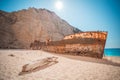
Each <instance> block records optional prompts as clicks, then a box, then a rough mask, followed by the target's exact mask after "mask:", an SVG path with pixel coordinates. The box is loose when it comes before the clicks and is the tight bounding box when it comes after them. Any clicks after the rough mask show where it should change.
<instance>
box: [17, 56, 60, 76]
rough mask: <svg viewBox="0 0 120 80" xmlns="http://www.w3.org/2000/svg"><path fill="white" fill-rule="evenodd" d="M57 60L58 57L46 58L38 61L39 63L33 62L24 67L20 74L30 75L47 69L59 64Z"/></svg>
mask: <svg viewBox="0 0 120 80" xmlns="http://www.w3.org/2000/svg"><path fill="white" fill-rule="evenodd" d="M57 58H58V57H47V58H44V59H41V60H37V61H34V62H31V63H28V64H25V65H24V66H23V67H22V72H20V74H19V75H22V74H24V73H30V72H32V71H35V70H41V69H44V68H47V67H49V66H51V65H53V64H56V63H58V61H57Z"/></svg>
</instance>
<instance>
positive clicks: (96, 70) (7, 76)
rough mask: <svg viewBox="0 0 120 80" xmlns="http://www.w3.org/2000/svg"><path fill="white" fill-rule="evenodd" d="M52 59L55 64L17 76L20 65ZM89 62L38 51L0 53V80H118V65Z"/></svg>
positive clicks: (7, 51)
mask: <svg viewBox="0 0 120 80" xmlns="http://www.w3.org/2000/svg"><path fill="white" fill-rule="evenodd" d="M11 55H12V56H11ZM52 56H55V57H58V63H56V64H55V65H52V66H49V67H47V68H45V69H42V70H38V71H34V72H31V73H27V74H24V75H19V73H20V72H21V70H22V66H23V65H25V64H27V63H30V62H32V61H36V60H39V59H43V58H46V57H52ZM85 59H86V60H85ZM111 59H112V61H113V62H116V60H117V63H118V64H119V60H120V58H119V57H118V58H117V59H116V58H115V57H114V58H110V60H111ZM89 60H91V59H88V60H87V58H83V59H75V58H70V57H69V56H68V57H65V56H60V55H55V54H51V53H48V52H44V51H40V50H0V80H120V66H118V65H112V63H111V64H106V62H105V63H104V61H103V62H101V60H98V59H95V60H93V61H92V60H91V61H89ZM95 61H98V62H95ZM103 63H104V64H103Z"/></svg>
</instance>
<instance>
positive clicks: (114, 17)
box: [0, 0, 120, 48]
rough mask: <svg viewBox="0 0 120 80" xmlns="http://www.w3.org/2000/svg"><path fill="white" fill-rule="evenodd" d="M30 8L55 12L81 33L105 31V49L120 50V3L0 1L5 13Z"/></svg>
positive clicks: (113, 0) (107, 0) (98, 0)
mask: <svg viewBox="0 0 120 80" xmlns="http://www.w3.org/2000/svg"><path fill="white" fill-rule="evenodd" d="M58 1H59V2H61V3H58V4H57V2H58ZM29 7H35V8H46V9H48V10H51V11H54V12H55V13H56V14H57V15H58V16H59V17H61V18H62V19H64V20H66V21H67V22H68V23H69V24H70V25H72V26H74V27H77V28H79V29H80V30H82V31H107V32H108V36H107V41H106V46H105V47H106V48H120V0H0V10H3V11H7V12H12V11H18V10H21V9H28V8H29Z"/></svg>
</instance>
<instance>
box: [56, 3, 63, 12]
mask: <svg viewBox="0 0 120 80" xmlns="http://www.w3.org/2000/svg"><path fill="white" fill-rule="evenodd" d="M55 7H56V9H58V10H61V9H63V3H62V1H57V2H56V3H55Z"/></svg>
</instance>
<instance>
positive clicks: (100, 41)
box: [31, 32, 107, 58]
mask: <svg viewBox="0 0 120 80" xmlns="http://www.w3.org/2000/svg"><path fill="white" fill-rule="evenodd" d="M106 37H107V32H83V33H78V34H73V35H69V36H66V37H65V38H64V39H63V40H60V41H50V42H47V43H45V42H34V43H33V45H32V46H31V48H32V49H42V50H45V51H49V52H54V53H61V54H72V55H80V56H89V57H94V58H102V57H103V53H104V47H105V42H106Z"/></svg>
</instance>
